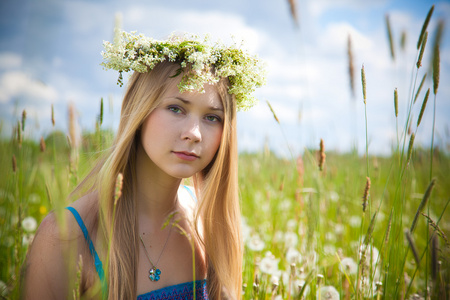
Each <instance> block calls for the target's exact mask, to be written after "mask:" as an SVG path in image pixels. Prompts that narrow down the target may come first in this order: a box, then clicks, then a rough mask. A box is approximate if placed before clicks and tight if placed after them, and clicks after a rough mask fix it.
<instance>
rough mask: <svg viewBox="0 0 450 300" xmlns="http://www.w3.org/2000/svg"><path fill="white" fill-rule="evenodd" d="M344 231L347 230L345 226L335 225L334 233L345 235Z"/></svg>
mask: <svg viewBox="0 0 450 300" xmlns="http://www.w3.org/2000/svg"><path fill="white" fill-rule="evenodd" d="M344 229H345V227H344V225H342V224H336V225H334V232H335V233H336V234H341V233H343V232H344Z"/></svg>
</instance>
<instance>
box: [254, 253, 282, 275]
mask: <svg viewBox="0 0 450 300" xmlns="http://www.w3.org/2000/svg"><path fill="white" fill-rule="evenodd" d="M279 261H280V259H276V258H275V256H273V255H270V256H265V257H264V258H263V259H261V262H260V263H259V269H260V270H261V272H262V273H265V274H270V275H271V274H274V273H277V272H278V262H279Z"/></svg>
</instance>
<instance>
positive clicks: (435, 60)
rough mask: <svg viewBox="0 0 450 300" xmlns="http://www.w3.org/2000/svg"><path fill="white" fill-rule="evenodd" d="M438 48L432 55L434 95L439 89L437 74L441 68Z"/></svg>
mask: <svg viewBox="0 0 450 300" xmlns="http://www.w3.org/2000/svg"><path fill="white" fill-rule="evenodd" d="M440 65H441V59H440V51H439V47H438V48H436V50H435V51H434V53H433V92H434V94H435V95H436V94H437V91H438V87H439V73H440V68H441V66H440Z"/></svg>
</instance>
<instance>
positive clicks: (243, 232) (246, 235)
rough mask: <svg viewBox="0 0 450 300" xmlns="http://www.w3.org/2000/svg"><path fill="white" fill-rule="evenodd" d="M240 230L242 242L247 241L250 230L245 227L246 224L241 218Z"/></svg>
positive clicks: (248, 227)
mask: <svg viewBox="0 0 450 300" xmlns="http://www.w3.org/2000/svg"><path fill="white" fill-rule="evenodd" d="M241 228H242V238H243V239H244V241H248V239H249V238H250V233H251V232H252V229H251V228H250V226H248V225H247V222H246V220H245V219H244V218H242V220H241Z"/></svg>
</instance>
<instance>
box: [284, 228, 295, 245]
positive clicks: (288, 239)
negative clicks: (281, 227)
mask: <svg viewBox="0 0 450 300" xmlns="http://www.w3.org/2000/svg"><path fill="white" fill-rule="evenodd" d="M284 243H285V245H286V247H288V248H289V247H295V246H297V244H298V236H297V234H295V233H294V232H292V231H288V232H286V234H285V235H284Z"/></svg>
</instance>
